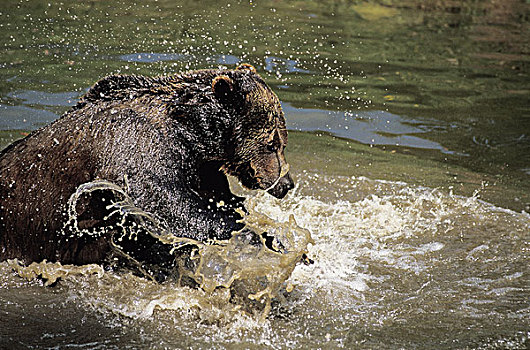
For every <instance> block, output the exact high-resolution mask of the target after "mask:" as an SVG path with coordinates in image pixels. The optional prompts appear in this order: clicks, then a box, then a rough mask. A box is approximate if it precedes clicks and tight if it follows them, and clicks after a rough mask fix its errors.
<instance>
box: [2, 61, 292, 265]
mask: <svg viewBox="0 0 530 350" xmlns="http://www.w3.org/2000/svg"><path fill="white" fill-rule="evenodd" d="M286 144H287V133H286V129H285V120H284V116H283V112H282V110H281V107H280V103H279V101H278V98H277V97H276V95H275V94H274V93H273V92H272V91H271V89H270V88H269V87H268V86H267V85H266V84H265V82H264V81H263V80H262V79H261V77H260V76H259V75H258V74H256V72H255V70H254V68H253V67H252V66H249V65H242V66H240V67H238V68H237V69H235V70H201V71H193V72H189V73H184V74H181V75H175V76H170V77H160V78H147V77H142V76H110V77H107V78H105V79H103V80H101V81H99V82H98V83H96V84H95V85H94V87H92V88H91V89H90V90H89V91H88V92H87V94H86V95H85V96H84V97H83V98H82V99H81V101H80V102H79V103H78V104H77V105H76V106H75V107H74V108H72V110H70V111H69V112H67V113H66V114H65V115H63V116H62V117H61V118H60V119H58V120H57V121H55V122H54V123H52V124H50V125H48V126H46V127H44V128H42V129H40V130H37V131H35V132H33V133H32V134H30V135H29V136H27V137H26V138H24V139H22V140H19V141H17V142H15V143H14V144H12V145H10V146H8V147H7V148H6V149H4V150H3V151H1V152H0V260H4V259H8V258H21V259H23V260H24V261H25V262H31V261H41V260H43V259H47V260H50V261H61V262H63V263H74V264H85V263H94V262H95V263H97V262H101V261H103V260H104V259H105V258H106V257H107V255H108V254H109V252H110V250H111V246H110V243H109V242H110V237H109V235H112V234H113V231H112V223H111V220H105V218H107V219H108V212H107V211H108V204H109V203H110V202H111V201H112V200H113V198H111V197H112V194H111V193H105V192H104V191H102V192H101V193H97V192H94V195H93V196H91V197H88V198H85V200H84V202H83V203H80V204H79V205H78V206H76V208H75V212H76V213H75V214H76V224H77V227H78V228H79V229H83V230H96V231H97V229H98V228H102V227H103V228H105V227H106V226H109V227H110V229H104V230H100V231H101V232H104V233H102V234H100V235H70V234H69V232H68V230H66V229H65V226H66V225H67V224H68V222H69V220H71V218H69V215H68V210H67V209H68V208H67V206H68V201H69V199H70V198H71V196H72V195H73V194H74V193H75V192H76V190H77V189H78V188H79V186H81V185H82V184H86V183H89V182H92V181H99V180H105V181H108V182H110V183H113V184H116V185H118V186H120V187H121V188H123V189H126V191H127V195H128V196H129V197H130V198H131V199H132V201H133V202H134V205H135V206H136V207H138V208H140V209H141V210H143V211H145V212H148V213H153V214H155V215H156V216H157V218H159V219H160V221H162V222H163V223H164V225H165V226H166V227H168V228H169V229H170V231H171V232H172V234H174V235H176V236H182V237H189V238H193V239H196V240H200V241H207V240H209V239H227V238H230V236H231V234H232V232H233V231H235V230H240V229H242V224H241V223H239V222H238V220H239V219H240V218H241V217H240V214H239V213H238V212H237V211H236V210H237V209H238V208H242V204H241V200H242V199H241V198H238V197H235V196H233V195H232V193H231V192H230V190H229V187H228V181H227V179H226V174H229V175H234V176H236V177H237V178H238V179H239V181H240V182H241V183H242V184H243V185H244V186H246V187H248V188H250V189H262V190H267V191H268V192H269V193H271V194H272V195H274V196H276V197H279V198H281V197H283V196H284V195H285V194H286V193H287V191H288V190H289V189H291V188H292V187H293V182H292V180H291V177H290V175H289V173H288V165H287V163H286V161H285V157H284V153H283V151H284V148H285V146H286ZM218 203H222V204H224V205H216V204H218ZM149 247H150V248H149V249H151V251H149V252H147V251H145V252H143V254H144V255H145V254H147V253H148V254H151V255H156V254H158V253H159V252H157V251H156V244H155V245H154V248H153V244H150V245H149ZM136 249H138V250H142V249H143V248H141V247H140V248H136ZM160 254H161V256H163V255H164V254H167V253H163V252H162V253H160ZM152 259H154V260H156V259H157V257H156V256H153V257H152Z"/></svg>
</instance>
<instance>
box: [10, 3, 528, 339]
mask: <svg viewBox="0 0 530 350" xmlns="http://www.w3.org/2000/svg"><path fill="white" fill-rule="evenodd" d="M529 15H530V5H529V4H528V2H527V1H515V0H509V1H460V2H458V1H426V2H422V1H412V0H406V1H392V0H381V1H369V2H362V1H318V2H316V1H259V2H258V1H251V2H249V1H246V2H236V1H231V2H214V1H202V2H200V3H199V2H196V1H169V0H168V1H166V0H161V1H141V2H140V1H137V2H133V1H115V2H103V1H85V2H78V1H62V2H52V1H34V0H30V1H10V0H7V1H4V2H3V3H2V5H1V7H0V33H1V35H0V68H1V69H0V81H1V82H2V84H0V147H4V146H5V145H7V144H8V143H10V142H12V141H13V140H15V139H18V138H20V137H22V136H24V135H26V134H27V132H29V131H31V130H34V129H36V128H38V127H40V126H42V125H45V124H47V123H49V122H51V121H53V120H55V119H56V118H58V116H59V115H61V114H62V113H63V112H64V111H66V110H67V109H68V108H69V106H71V105H72V104H74V103H75V101H76V100H77V99H78V98H79V96H81V95H82V94H83V93H84V91H86V89H87V88H88V87H89V86H90V85H92V84H93V83H94V82H95V81H96V80H97V79H98V78H100V77H103V76H105V75H108V74H112V73H122V74H145V75H159V74H172V73H174V72H179V71H182V70H188V69H200V68H211V67H219V66H222V67H228V68H231V67H233V66H234V65H236V64H238V63H240V62H248V63H251V64H253V65H255V66H256V68H257V69H258V71H259V73H260V74H261V75H262V76H263V77H264V78H265V80H266V81H267V82H268V83H269V84H270V85H271V87H272V88H273V89H274V90H275V91H276V92H277V93H278V95H279V97H280V99H281V100H282V103H283V106H284V109H285V112H286V117H287V121H288V127H289V129H290V130H291V133H290V142H289V147H288V152H289V153H288V157H289V160H290V163H291V169H292V171H293V173H294V174H295V176H296V180H297V182H298V183H299V185H298V188H297V189H296V191H295V192H294V193H293V194H291V195H290V196H289V197H288V198H287V199H285V200H284V201H281V202H279V201H276V200H274V199H272V198H269V197H267V196H266V195H263V194H250V199H249V201H250V204H251V205H255V208H254V209H255V210H256V211H257V212H260V213H264V214H266V215H268V216H270V217H271V218H273V219H274V220H277V221H278V222H282V221H284V220H287V217H288V215H289V214H293V215H294V217H295V218H296V220H297V223H298V225H300V226H302V227H305V228H307V229H309V230H310V231H311V234H312V236H313V238H314V240H315V244H314V245H313V246H312V247H311V250H310V254H311V255H312V257H314V259H315V261H316V262H315V264H314V265H312V266H299V267H297V268H296V269H295V270H294V272H293V275H292V277H291V282H292V283H293V285H294V290H293V292H292V293H291V295H290V296H289V297H288V298H287V299H285V300H282V301H281V302H280V303H279V306H278V307H277V309H276V310H273V312H272V313H271V315H270V316H269V318H268V319H267V320H266V321H265V323H260V322H258V320H256V319H254V318H252V317H249V316H247V315H245V314H244V313H237V312H235V313H234V314H230V315H227V314H225V309H224V308H223V307H220V306H219V305H218V303H217V304H216V301H215V300H217V299H216V298H215V297H212V296H205V295H202V294H201V292H200V291H193V290H187V289H185V288H182V287H178V286H173V285H162V286H160V285H155V284H152V283H150V282H148V281H145V280H142V279H138V278H136V277H134V276H118V275H115V274H112V273H109V272H103V271H101V272H100V273H93V270H90V271H92V272H90V271H88V270H86V269H85V270H83V271H77V270H75V268H73V267H66V268H65V269H66V270H67V271H72V272H71V273H69V274H68V276H64V278H63V281H62V282H60V283H59V284H58V285H57V286H56V287H51V288H50V287H42V286H40V285H39V282H38V281H30V282H28V281H26V280H25V279H23V278H20V277H19V276H18V275H16V274H13V273H12V272H11V271H12V267H13V265H10V264H8V263H2V264H0V269H1V277H0V347H6V348H16V347H20V348H24V347H43V348H48V347H58V348H69V347H79V346H82V347H85V348H127V347H129V348H188V347H194V348H211V347H215V348H286V347H293V348H405V349H411V348H421V349H424V348H431V349H440V348H447V349H449V348H459V349H494V348H511V349H525V348H527V347H528V345H529V337H530V311H529V310H530V304H529V300H530V281H529V278H528V276H529V273H530V269H529V268H528V262H529V261H530V259H529V258H530V256H529V252H530V246H529V242H530V217H529V216H528V214H527V213H528V212H529V211H530V107H529V106H530V85H529V81H530V79H529V62H530V56H529V50H530V41H529V39H528V38H529V37H530V26H529V23H528V21H529ZM525 211H526V212H525ZM43 268H48V269H49V270H50V271H51V272H50V273H51V274H60V273H63V272H59V271H62V270H61V268H60V267H56V266H52V265H51V264H48V265H46V264H45V265H44V267H43ZM95 268H96V269H97V267H95ZM87 269H88V268H87ZM74 271H77V272H74ZM204 300H210V301H208V302H206V304H205V303H204ZM205 305H208V306H205Z"/></svg>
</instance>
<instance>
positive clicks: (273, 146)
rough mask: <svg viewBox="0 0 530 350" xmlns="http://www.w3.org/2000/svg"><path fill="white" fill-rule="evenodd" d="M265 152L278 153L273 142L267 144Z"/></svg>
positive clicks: (276, 146)
mask: <svg viewBox="0 0 530 350" xmlns="http://www.w3.org/2000/svg"><path fill="white" fill-rule="evenodd" d="M267 151H269V152H271V153H276V152H277V151H278V145H277V144H276V143H274V142H271V143H269V144H267Z"/></svg>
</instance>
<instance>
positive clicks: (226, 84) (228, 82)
mask: <svg viewBox="0 0 530 350" xmlns="http://www.w3.org/2000/svg"><path fill="white" fill-rule="evenodd" d="M212 90H213V93H214V94H215V97H217V99H218V100H220V101H226V100H227V99H229V98H230V96H231V95H232V93H233V90H234V82H233V81H232V79H230V78H229V77H227V76H226V75H220V76H218V77H215V79H214V80H213V81H212Z"/></svg>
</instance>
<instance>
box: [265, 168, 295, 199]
mask: <svg viewBox="0 0 530 350" xmlns="http://www.w3.org/2000/svg"><path fill="white" fill-rule="evenodd" d="M293 188H294V181H293V179H292V178H291V175H290V174H289V173H287V174H285V175H284V176H283V177H281V178H280V180H278V183H277V184H276V186H274V187H273V188H271V189H270V190H268V191H267V192H268V193H269V194H271V195H273V196H274V197H276V198H278V199H282V198H283V197H285V195H287V192H289V190H291V189H293Z"/></svg>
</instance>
